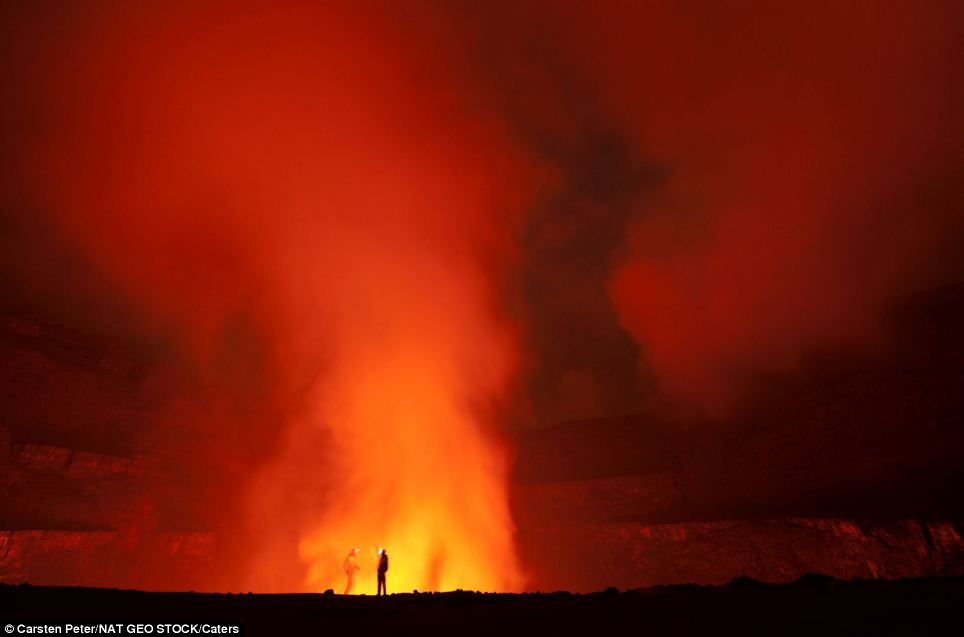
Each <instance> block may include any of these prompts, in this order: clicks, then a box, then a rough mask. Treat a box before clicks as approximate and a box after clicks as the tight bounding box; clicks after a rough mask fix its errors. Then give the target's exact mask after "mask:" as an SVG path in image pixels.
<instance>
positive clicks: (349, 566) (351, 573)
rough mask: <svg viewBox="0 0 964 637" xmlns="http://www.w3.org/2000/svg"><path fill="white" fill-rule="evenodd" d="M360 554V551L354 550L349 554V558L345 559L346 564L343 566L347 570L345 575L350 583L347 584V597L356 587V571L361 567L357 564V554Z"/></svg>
mask: <svg viewBox="0 0 964 637" xmlns="http://www.w3.org/2000/svg"><path fill="white" fill-rule="evenodd" d="M356 553H358V549H352V550H351V551H349V552H348V557H346V558H345V563H344V564H343V565H342V566H343V567H344V569H345V575H347V576H348V583H347V584H345V593H344V594H345V595H351V591H352V589H353V588H354V587H355V571H357V570H358V569H359V568H360V567H359V566H358V564H356V563H355V554H356Z"/></svg>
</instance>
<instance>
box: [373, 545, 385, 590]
mask: <svg viewBox="0 0 964 637" xmlns="http://www.w3.org/2000/svg"><path fill="white" fill-rule="evenodd" d="M378 552H379V553H380V554H381V557H380V558H378V593H376V596H378V595H381V594H382V593H384V594H385V595H388V587H387V586H385V573H387V572H388V551H386V550H385V549H381V550H380V551H378Z"/></svg>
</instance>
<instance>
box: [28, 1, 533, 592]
mask: <svg viewBox="0 0 964 637" xmlns="http://www.w3.org/2000/svg"><path fill="white" fill-rule="evenodd" d="M352 4H353V3H352ZM123 6H125V7H126V5H123ZM383 13H384V12H383ZM383 13H379V12H375V11H373V12H370V13H366V11H365V9H362V8H358V7H353V6H346V7H341V8H335V7H334V5H332V6H328V5H326V8H324V9H319V8H317V7H315V8H311V7H302V6H294V7H283V8H281V7H279V8H274V9H272V8H262V9H257V10H251V9H250V8H237V7H236V6H235V5H234V4H233V3H232V4H229V5H226V6H223V7H218V8H217V9H211V10H206V11H204V10H197V11H192V10H185V11H182V12H176V11H170V10H166V9H149V8H146V7H144V8H140V9H133V8H125V9H124V10H123V11H117V12H116V14H112V13H107V14H104V15H97V16H87V18H88V19H89V20H90V21H91V24H90V25H88V27H87V29H86V30H81V32H82V33H84V38H82V39H81V40H80V41H78V42H73V43H68V46H73V47H74V48H75V49H76V50H75V51H74V53H73V54H71V55H66V56H64V58H63V60H65V61H64V62H63V64H64V68H58V69H55V70H54V71H50V72H49V73H48V77H47V79H50V78H54V79H53V80H51V81H50V82H49V84H50V85H49V86H47V87H46V90H47V91H49V92H50V94H51V96H52V97H51V98H50V99H49V102H50V103H57V104H62V105H65V106H64V108H65V109H67V111H65V113H63V114H62V116H63V119H64V122H65V123H64V125H63V126H62V127H61V128H59V129H57V130H55V131H53V132H52V134H51V136H50V137H49V139H45V140H43V143H39V144H38V149H39V150H38V153H37V158H38V162H37V164H36V165H35V166H32V167H31V168H32V169H33V171H34V175H33V177H34V178H35V179H36V180H37V183H42V184H43V188H42V189H39V188H38V191H39V192H42V193H43V194H42V196H40V198H41V199H42V200H43V206H44V207H45V208H48V209H50V210H53V211H55V212H56V214H57V215H58V217H59V220H60V222H61V224H62V226H63V228H64V229H65V232H67V233H68V234H69V235H70V236H71V237H72V238H73V239H74V240H76V241H77V243H78V244H79V245H81V246H83V248H84V249H85V250H86V251H87V252H88V253H89V254H90V255H91V257H92V258H93V259H94V260H95V261H96V262H97V263H98V264H99V265H100V266H101V267H102V268H103V269H104V270H105V271H108V272H109V273H110V274H111V275H112V276H113V277H114V278H115V279H116V280H117V281H118V282H119V283H120V284H121V285H123V286H125V288H126V289H127V290H128V291H129V293H130V294H131V296H132V297H133V298H134V299H136V300H137V301H138V302H140V303H141V304H142V305H143V306H144V307H145V308H146V309H147V310H148V311H149V313H150V315H151V317H152V320H153V321H154V322H155V323H157V324H160V325H167V326H169V325H174V326H176V327H175V330H176V331H177V333H178V334H179V335H181V336H182V337H183V340H184V342H185V343H186V345H185V348H186V349H187V350H189V352H190V355H191V356H192V357H193V361H192V364H193V365H195V367H196V368H197V370H198V374H199V375H201V376H202V377H203V378H204V379H205V381H206V382H207V384H208V386H209V387H211V388H212V389H211V395H210V396H208V397H206V400H202V401H201V402H203V403H204V404H205V405H206V408H205V411H202V412H201V413H199V414H196V415H194V420H195V421H196V422H197V426H198V427H203V428H205V431H208V432H209V434H208V438H209V439H210V440H213V441H215V442H214V443H213V444H212V445H211V449H209V450H207V451H206V452H205V455H203V457H202V458H200V459H199V461H201V462H205V463H207V464H208V465H211V466H212V467H214V468H215V469H225V468H228V469H230V468H233V467H235V466H236V465H238V464H242V462H243V461H242V460H240V459H239V458H238V457H237V456H235V455H232V454H231V453H230V452H229V451H227V450H226V449H231V448H232V447H231V446H230V445H229V444H227V443H221V444H219V443H217V441H219V440H224V439H225V437H235V436H238V437H244V438H246V439H247V440H249V441H261V442H260V444H261V445H262V448H259V449H256V450H254V451H253V452H252V453H251V456H252V457H255V458H257V464H255V462H254V461H249V464H247V465H242V467H241V469H240V471H241V472H243V475H244V476H245V478H244V480H243V483H242V484H237V485H231V487H230V488H231V489H233V491H234V492H235V493H238V494H239V495H238V500H239V502H240V504H238V505H237V506H236V510H237V511H239V513H238V516H237V517H236V518H235V517H231V515H230V512H231V511H233V510H235V509H226V510H225V511H226V512H225V521H224V522H223V526H224V529H225V530H224V532H223V533H222V537H223V538H224V540H223V541H224V547H225V548H224V551H225V553H226V554H228V555H235V557H229V558H227V559H226V560H225V561H226V562H227V563H229V564H231V565H232V567H234V566H236V567H237V568H238V571H239V572H238V573H237V574H227V573H224V574H222V572H221V570H219V569H212V570H215V571H218V572H216V573H212V578H211V581H212V582H214V583H213V584H212V586H214V587H220V588H227V589H235V588H238V587H244V588H245V590H255V591H298V590H321V589H325V588H334V589H336V590H343V588H344V586H345V574H344V571H343V568H342V562H343V559H344V557H345V554H346V551H348V550H349V549H350V548H351V547H355V546H361V547H373V546H374V545H375V544H378V545H379V546H384V547H386V548H387V550H388V552H389V555H390V556H391V560H392V561H391V570H390V572H389V574H388V585H389V591H399V590H411V589H412V588H418V589H420V590H431V589H453V588H471V589H485V590H506V589H516V588H519V587H521V586H522V579H521V577H520V575H519V567H518V565H517V561H516V555H515V549H514V546H513V526H512V520H511V517H510V513H509V510H508V503H507V479H508V478H507V474H508V466H507V463H506V454H505V450H504V449H503V448H502V446H501V445H500V443H499V442H498V441H497V439H496V438H495V437H494V436H493V431H494V427H495V425H496V423H495V422H493V418H494V417H493V414H494V413H495V411H496V407H497V406H498V404H499V401H500V399H501V397H502V396H504V394H505V392H506V390H507V387H508V383H509V382H510V381H511V378H512V374H513V369H514V367H515V359H516V352H515V345H514V336H513V332H512V329H511V327H510V326H508V325H506V324H505V322H504V320H503V319H502V318H501V317H500V315H499V312H498V310H497V305H496V302H495V294H494V292H493V288H494V285H495V283H494V279H495V277H497V276H499V275H500V273H502V272H503V271H504V269H505V268H506V267H508V266H509V265H510V261H511V256H510V255H511V253H512V251H511V250H510V249H508V248H507V246H509V245H511V232H512V228H513V221H512V219H513V218H514V215H515V216H517V215H519V214H520V211H521V209H522V203H523V201H524V198H525V196H526V194H525V192H524V188H522V187H520V186H519V184H531V182H532V174H531V172H532V171H531V169H530V167H529V166H528V163H527V162H526V161H523V160H522V159H520V158H519V156H518V155H517V153H515V152H514V151H513V150H512V148H511V144H509V143H508V142H507V141H505V139H504V132H503V131H501V130H500V127H499V126H498V124H497V123H495V122H493V121H490V120H489V119H487V118H485V117H483V116H481V115H480V114H479V113H475V112H472V111H471V109H466V108H463V107H462V106H460V104H459V103H457V102H456V101H455V99H454V98H453V97H452V95H453V94H454V93H453V92H452V90H451V88H450V87H451V86H453V85H455V84H457V83H458V82H459V79H458V78H457V77H452V76H450V71H449V70H448V69H447V68H446V67H445V65H444V60H445V56H443V55H438V52H437V51H434V50H432V48H431V47H430V46H425V47H422V49H424V50H419V51H416V50H414V49H412V47H411V46H410V39H411V38H412V34H413V32H417V31H418V29H419V28H420V27H418V25H417V24H414V23H409V24H407V25H406V28H407V29H409V30H410V31H409V32H407V33H406V34H405V35H404V36H402V35H400V34H399V33H397V32H396V31H395V30H394V27H393V26H392V25H393V24H394V21H393V19H392V17H391V16H388V15H384V14H383ZM412 17H413V16H410V15H407V19H408V18H412ZM83 19H84V18H83V17H82V16H78V20H83ZM425 28H426V29H428V30H430V29H431V26H430V25H426V26H425ZM421 36H424V37H421ZM417 39H419V40H424V42H433V41H436V39H437V38H435V37H434V36H433V35H432V34H431V33H425V34H420V37H419V38H417ZM66 105H70V106H69V109H68V108H67V106H66ZM462 113H464V115H463V114H462ZM528 187H529V186H526V188H528ZM239 324H240V325H242V326H250V327H248V328H245V329H244V330H241V331H238V329H236V328H234V327H233V326H236V325H239ZM239 343H240V345H241V348H247V349H251V350H253V351H255V352H262V353H261V354H259V356H260V358H258V359H256V362H255V363H253V364H252V365H256V366H255V367H254V370H255V371H254V372H252V373H251V374H250V378H248V377H242V380H243V381H244V383H242V384H240V385H237V384H236V386H237V387H240V389H235V388H234V386H231V385H229V384H226V381H225V380H224V377H225V375H226V373H228V372H230V373H235V372H234V368H233V367H230V368H226V367H225V366H224V365H223V364H222V363H219V360H222V359H224V357H225V356H228V357H229V358H230V357H231V356H233V355H234V352H235V351H236V350H238V349H239ZM225 394H227V396H225ZM211 405H228V406H229V407H230V408H224V409H217V408H216V407H212V406H211ZM252 405H253V406H252ZM171 426H172V427H178V426H184V425H183V423H182V422H180V421H179V422H173V423H171ZM256 444H258V443H256ZM221 455H223V456H224V457H220V456H221ZM212 473H214V470H212ZM215 475H217V474H215ZM202 493H203V492H202V491H200V490H199V491H198V493H197V495H196V496H195V497H197V498H198V499H199V500H200V501H199V502H197V503H195V505H196V506H197V507H205V508H219V507H224V506H227V504H230V503H227V504H226V503H223V502H210V501H203V498H204V497H205V496H204V495H203V494H202ZM239 518H240V522H239V521H238V519H239ZM232 551H234V553H232ZM358 565H359V566H360V568H361V570H360V571H359V572H358V573H357V575H356V577H355V591H356V592H374V587H375V568H374V549H373V548H364V549H363V550H362V552H361V553H360V554H359V556H358Z"/></svg>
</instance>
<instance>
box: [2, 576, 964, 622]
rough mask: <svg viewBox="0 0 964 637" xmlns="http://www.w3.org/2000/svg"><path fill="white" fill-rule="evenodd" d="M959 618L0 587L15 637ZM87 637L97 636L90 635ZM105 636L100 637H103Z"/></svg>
mask: <svg viewBox="0 0 964 637" xmlns="http://www.w3.org/2000/svg"><path fill="white" fill-rule="evenodd" d="M962 618H964V578H960V577H946V578H926V579H905V580H891V581H881V580H877V581H862V580H857V581H838V580H832V579H830V578H826V577H824V576H819V575H810V576H806V577H804V578H801V580H799V581H797V582H796V583H794V584H787V585H772V584H761V583H758V582H755V581H753V580H740V579H738V580H734V581H733V582H731V583H730V584H727V585H725V586H717V587H704V586H695V585H684V586H667V587H654V588H648V589H641V590H633V591H624V592H617V591H615V590H612V589H611V590H609V591H606V592H601V593H593V594H587V595H572V594H569V593H549V594H539V593H535V594H520V595H516V594H481V593H470V592H452V593H437V594H425V593H423V594H397V595H392V596H390V597H389V598H387V599H385V598H382V599H378V598H374V597H364V596H361V597H342V596H338V595H306V594H298V595H252V594H234V595H231V594H209V593H144V592H139V591H125V590H112V589H94V588H56V587H34V586H27V585H21V586H6V585H3V586H0V623H2V624H4V627H5V629H6V632H11V631H10V630H9V629H8V628H7V625H10V626H12V627H13V628H14V630H13V631H12V634H17V633H21V634H25V633H23V632H22V631H23V630H25V627H26V626H30V625H43V624H44V623H47V624H55V623H57V622H71V623H74V624H96V623H101V624H115V625H117V624H121V625H123V626H124V628H123V629H122V631H121V632H120V633H119V634H131V632H129V629H128V627H127V625H128V624H131V623H136V624H150V626H147V627H146V628H142V630H143V631H145V632H147V633H148V634H149V633H154V634H169V633H178V632H182V631H186V632H190V631H191V625H192V624H193V625H194V626H195V629H196V630H199V631H203V630H204V628H203V624H208V625H219V624H224V625H229V624H232V623H233V624H235V625H239V626H240V627H241V633H240V634H247V635H309V634H311V635H327V634H335V633H337V634H371V633H374V632H379V633H381V634H384V635H395V634H436V633H441V632H443V631H444V632H450V631H451V632H452V633H453V634H466V633H471V634H496V635H498V633H496V632H494V631H500V630H502V631H506V630H512V631H516V630H522V631H525V632H527V633H529V634H534V635H544V634H551V633H557V632H558V633H564V634H566V633H573V632H586V633H588V634H598V633H599V631H601V630H607V629H612V630H613V631H614V632H615V633H617V634H627V633H629V634H640V633H648V634H695V633H701V634H703V633H707V632H710V631H712V632H714V633H724V634H741V633H743V634H745V633H752V634H825V633H835V634H844V633H846V634H851V635H866V634H907V635H915V634H921V633H922V632H923V631H927V632H928V633H929V632H931V631H936V630H938V629H940V630H941V631H942V632H943V631H950V634H960V633H961V630H962V628H964V621H962ZM21 624H23V627H21V628H18V627H19V626H20V625H21ZM159 624H160V625H161V626H159ZM170 624H179V625H178V626H170ZM165 625H167V626H166V627H165ZM93 631H94V634H97V628H96V627H95V628H93ZM106 631H107V628H106V627H101V633H100V634H105V632H106ZM61 634H67V633H65V632H64V633H61ZM106 634H110V633H109V632H106ZM513 634H514V633H513Z"/></svg>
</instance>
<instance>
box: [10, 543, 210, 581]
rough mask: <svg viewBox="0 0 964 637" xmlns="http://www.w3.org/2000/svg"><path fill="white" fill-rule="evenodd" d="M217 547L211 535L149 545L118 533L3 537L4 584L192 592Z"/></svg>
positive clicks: (202, 576)
mask: <svg viewBox="0 0 964 637" xmlns="http://www.w3.org/2000/svg"><path fill="white" fill-rule="evenodd" d="M132 543H136V544H137V545H136V546H133V545H132ZM213 543H214V536H213V535H212V534H211V533H184V532H181V533H161V534H158V535H156V536H152V537H151V538H149V539H148V540H147V541H144V540H143V539H139V538H135V537H132V536H130V535H128V534H125V533H122V532H117V531H0V583H7V584H19V583H21V582H30V583H31V584H36V585H57V586H100V587H104V588H141V589H145V588H146V589H155V590H156V589H163V588H168V589H171V590H191V589H193V588H196V587H197V584H198V582H201V581H203V578H204V576H205V573H204V571H205V569H207V568H208V567H209V565H210V562H211V556H212V554H213ZM133 549H136V551H135V550H133ZM138 562H141V563H144V562H147V563H151V564H153V565H154V568H151V569H150V571H149V572H148V571H147V570H146V569H143V568H135V565H136V564H137V563H138Z"/></svg>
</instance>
